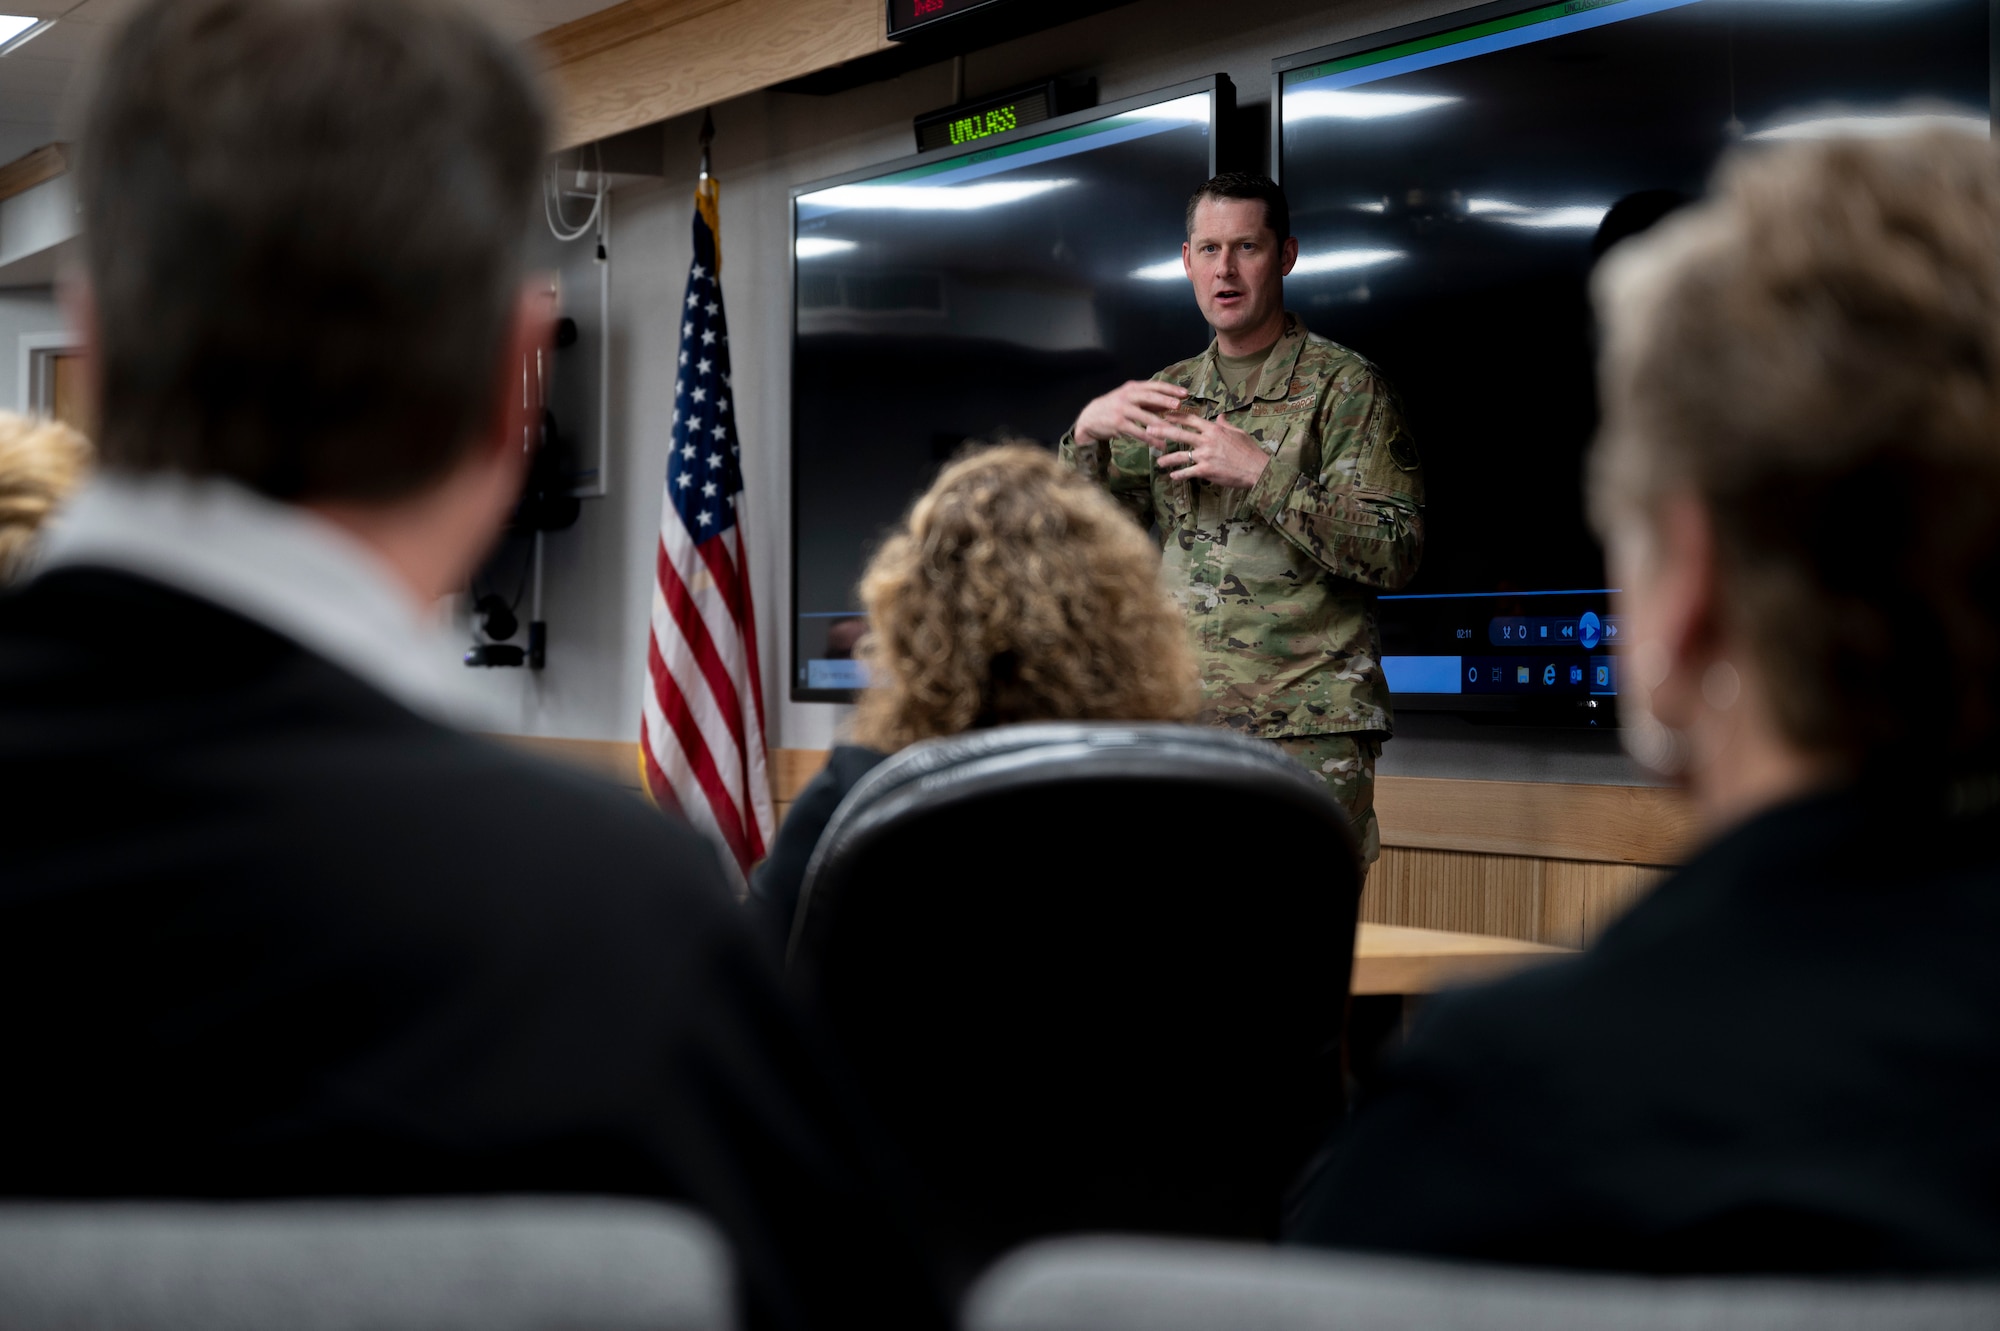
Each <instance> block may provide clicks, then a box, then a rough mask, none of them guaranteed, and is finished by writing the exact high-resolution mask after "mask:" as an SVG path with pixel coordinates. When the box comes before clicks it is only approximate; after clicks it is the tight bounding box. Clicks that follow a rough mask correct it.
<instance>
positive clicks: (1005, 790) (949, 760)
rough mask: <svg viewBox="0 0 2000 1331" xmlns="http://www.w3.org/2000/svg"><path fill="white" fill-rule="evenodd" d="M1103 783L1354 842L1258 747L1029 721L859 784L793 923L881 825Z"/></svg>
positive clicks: (1197, 730) (942, 748)
mask: <svg viewBox="0 0 2000 1331" xmlns="http://www.w3.org/2000/svg"><path fill="white" fill-rule="evenodd" d="M1109 782H1119V783H1141V784H1152V783H1157V784H1159V785H1162V786H1181V787H1187V786H1200V787H1205V788H1209V789H1215V788H1223V789H1230V790H1234V791H1237V792H1239V793H1240V794H1242V795H1244V796H1245V797H1247V798H1251V799H1255V800H1259V801H1263V802H1266V803H1269V804H1278V805H1291V806H1293V807H1295V808H1298V809H1301V810H1309V811H1311V812H1312V813H1313V814H1315V815H1317V816H1318V820H1320V821H1322V822H1323V823H1325V824H1326V826H1327V827H1328V829H1329V833H1330V834H1331V835H1334V836H1336V837H1341V838H1344V839H1345V845H1346V847H1347V849H1348V851H1349V853H1350V854H1352V853H1353V844H1352V838H1353V834H1352V832H1351V831H1350V830H1349V829H1348V828H1347V824H1346V818H1345V816H1344V815H1343V814H1342V812H1341V810H1340V806H1339V805H1338V804H1337V803H1335V802H1334V799H1333V797H1332V796H1331V795H1329V794H1328V793H1327V789H1326V786H1325V784H1324V783H1322V782H1321V781H1319V780H1318V779H1316V778H1315V777H1314V776H1313V775H1312V774H1311V773H1309V772H1307V771H1306V770H1305V769H1304V768H1302V767H1300V766H1299V765H1298V764H1297V763H1296V762H1294V761H1292V759H1290V758H1289V757H1287V756H1286V755H1285V754H1284V753H1282V752H1281V751H1280V750H1278V749H1277V748H1275V747H1274V746H1272V745H1271V744H1269V743H1267V742H1264V741H1261V740H1255V739H1250V738H1248V737H1245V736H1242V735H1235V734H1231V733H1229V732H1227V731H1222V730H1215V729H1212V728H1208V727H1202V726H1187V725H1173V724H1169V723H1163V722H1116V723H1109V722H1076V721H1037V722H1029V723H1025V724H1021V725H1012V726H999V727H995V728H993V729H990V730H976V731H968V732H966V733H965V734H962V735H951V736H946V737H944V738H941V739H930V740H922V741H919V742H918V743H916V744H912V745H911V746H910V747H908V748H907V749H904V750H902V751H901V752H900V753H897V754H895V755H894V756H892V757H890V758H889V759H888V760H887V761H885V762H884V763H882V764H881V765H880V766H879V767H877V768H875V769H874V770H873V771H871V772H869V773H868V775H866V776H865V777H863V778H862V779H861V780H860V782H858V783H857V784H856V785H855V787H854V789H853V790H851V791H849V792H848V794H847V798H846V799H844V800H843V801H841V804H840V807H839V808H838V809H836V810H835V811H834V815H833V817H832V819H831V820H830V821H829V822H828V823H827V828H826V832H825V833H824V835H822V836H821V837H820V842H819V846H818V847H817V849H815V850H814V852H813V856H812V859H811V861H810V862H809V863H808V864H807V866H806V874H805V887H804V892H803V894H802V899H801V903H800V910H799V917H800V920H801V921H803V919H804V917H805V915H806V914H807V910H808V903H809V901H810V899H811V897H812V894H813V888H814V884H815V882H816V881H817V880H819V879H820V878H821V876H822V874H823V872H824V871H825V869H826V868H827V866H828V865H829V864H833V863H837V862H838V861H839V860H840V859H841V858H843V857H845V856H848V855H850V854H852V853H854V852H855V851H856V850H857V849H859V848H860V847H861V846H862V845H864V844H865V843H867V842H869V841H870V840H871V839H872V838H873V837H874V836H875V835H877V834H878V833H879V832H880V831H881V830H882V829H884V828H885V827H888V826H891V825H894V824H896V823H898V822H901V821H902V820H904V819H906V818H909V817H911V816H913V815H915V814H918V813H924V812H940V811H943V810H946V809H949V808H951V807H953V806H957V805H960V804H963V803H966V802H969V801H973V800H980V799H985V798H989V797H992V796H997V795H1005V794H1013V793H1016V792H1021V791H1024V790H1027V789H1029V788H1033V787H1045V788H1048V789H1049V791H1050V793H1051V796H1052V797H1056V792H1057V791H1058V790H1061V789H1064V788H1073V787H1074V786H1077V785H1080V784H1096V783H1109ZM794 942H795V943H796V933H795V936H794Z"/></svg>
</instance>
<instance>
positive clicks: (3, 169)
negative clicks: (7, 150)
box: [0, 143, 69, 199]
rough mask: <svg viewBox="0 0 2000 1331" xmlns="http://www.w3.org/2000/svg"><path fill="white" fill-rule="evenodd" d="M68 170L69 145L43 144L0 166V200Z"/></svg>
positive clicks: (52, 178)
mask: <svg viewBox="0 0 2000 1331" xmlns="http://www.w3.org/2000/svg"><path fill="white" fill-rule="evenodd" d="M68 170H69V145H68V144H66V143H45V144H43V145H42V146H41V147H39V148H37V149H35V150H34V151H33V152H31V153H27V154H24V155H23V156H20V157H16V158H15V159H14V160H13V161H11V162H9V163H7V164H6V165H5V166H0V199H11V198H13V197H14V196H15V195H16V194H21V193H24V192H26V191H28V190H31V189H33V188H34V187H35V186H37V185H39V184H42V183H43V182H44V181H49V180H54V179H55V178H56V177H57V176H59V175H62V174H63V173H64V172H66V171H68Z"/></svg>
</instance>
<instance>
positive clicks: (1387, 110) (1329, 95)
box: [1285, 88, 1465, 123]
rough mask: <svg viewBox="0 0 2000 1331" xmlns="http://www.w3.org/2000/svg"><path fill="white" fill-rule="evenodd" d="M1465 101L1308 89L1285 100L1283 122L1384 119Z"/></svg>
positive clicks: (1432, 95)
mask: <svg viewBox="0 0 2000 1331" xmlns="http://www.w3.org/2000/svg"><path fill="white" fill-rule="evenodd" d="M1463 100H1465V99H1464V98H1462V97H1452V96H1448V95H1446V94H1444V93H1423V92H1355V91H1353V90H1351V89H1345V88H1341V89H1308V90H1307V91H1305V92H1295V93H1291V94H1289V95H1288V96H1287V97H1286V98H1285V120H1286V122H1287V123H1289V122H1291V121H1294V120H1385V119H1387V118H1388V117H1390V116H1406V115H1411V114H1414V113H1415V112H1418V111H1434V110H1436V109H1437V108H1438V107H1440V106H1450V105H1451V104H1452V103H1453V102H1459V101H1463Z"/></svg>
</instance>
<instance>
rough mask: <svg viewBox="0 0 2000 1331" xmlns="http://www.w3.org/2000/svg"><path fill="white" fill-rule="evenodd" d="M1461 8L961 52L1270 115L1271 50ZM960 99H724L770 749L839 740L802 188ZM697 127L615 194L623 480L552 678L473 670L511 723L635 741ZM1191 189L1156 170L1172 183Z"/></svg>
mask: <svg viewBox="0 0 2000 1331" xmlns="http://www.w3.org/2000/svg"><path fill="white" fill-rule="evenodd" d="M1462 7H1464V4H1463V2H1462V0H1352V2H1351V3H1341V4H1330V5H1319V6H1312V5H1304V6H1302V5H1300V4H1298V3H1296V0H1289V2H1280V0H1236V3H1231V4H1228V5H1226V6H1218V5H1217V4H1215V3H1214V0H1138V2H1137V3H1134V4H1129V5H1125V6H1123V7H1121V8H1118V9H1114V10H1111V11H1109V12H1108V13H1104V14H1100V15H1097V16H1095V17H1093V18H1089V19H1084V20H1081V21H1079V22H1076V23H1071V24H1067V25H1065V26H1063V27H1060V28H1055V29H1052V30H1050V31H1048V32H1044V33H1040V34H1036V35H1034V36H1032V37H1027V38H1023V39H1021V40H1019V41H1015V42H1011V43H1008V44H1007V45H1005V46H1002V47H998V48H995V49H993V50H991V51H984V52H977V53H974V54H973V55H972V56H970V57H968V58H967V61H966V95H967V96H976V95H978V94H980V93H982V92H990V91H997V90H999V89H1001V88H1005V87H1009V86H1014V85H1018V84H1021V83H1026V82H1030V81H1032V80H1034V79H1038V78H1045V77H1048V76H1051V75H1057V74H1093V75H1095V76H1096V77H1097V80H1098V95H1099V99H1100V101H1105V102H1109V101H1114V100H1116V99H1118V98H1121V97H1127V96H1132V95H1135V94H1138V93H1143V92H1146V91H1149V90H1151V89H1153V88H1158V87H1162V86H1165V85H1168V84H1173V83H1178V82H1181V81H1184V80H1187V79H1192V78H1197V77H1200V76H1202V75H1205V74H1210V73H1216V72H1222V73H1226V74H1228V75H1229V76H1230V78H1231V79H1232V80H1233V81H1234V83H1235V85H1236V90H1237V100H1238V104H1239V106H1255V107H1258V108H1263V107H1266V106H1267V105H1268V103H1269V99H1270V78H1271V75H1270V61H1271V59H1272V57H1274V56H1279V55H1285V54H1289V53H1291V52H1293V51H1298V50H1302V49H1306V48H1308V47H1312V46H1317V45H1321V44H1323V43H1327V42H1334V41H1340V40H1343V39H1345V38H1349V37H1356V36H1361V35H1364V34H1366V33H1370V32H1375V31H1379V30H1381V29H1383V28H1387V27H1393V26H1395V25H1397V24H1400V23H1408V22H1413V21H1416V20H1418V19H1422V18H1426V17H1430V16H1431V15H1433V14H1439V13H1447V12H1450V11H1451V10H1454V9H1458V8H1462ZM951 100H952V96H951V71H950V67H949V66H948V65H935V66H931V67H929V68H926V69H921V70H917V71H915V72H913V73H910V74H907V75H905V76H903V77H901V78H898V79H894V80H891V81H888V82H885V83H880V84H873V85H870V86H868V87H864V88H858V89H855V90H853V91H850V92H846V93H841V94H838V95H836V96H832V97H808V96H803V95H797V94H789V93H777V92H763V93H756V94H752V95H750V96H746V97H742V98H738V99H736V100H734V101H730V102H726V103H724V104H722V105H720V106H718V107H716V108H715V125H716V139H715V146H714V163H715V174H716V176H717V177H718V178H719V179H720V180H721V182H722V250H723V270H722V279H723V289H724V292H725V297H726V300H727V303H728V315H729V326H730V351H731V356H732V359H733V362H734V370H735V384H736V390H737V397H736V402H737V410H738V425H739V429H740V431H741V435H742V444H743V455H744V473H745V484H746V486H747V488H748V511H749V518H748V531H749V534H750V537H751V556H750V558H751V569H752V574H753V579H754V582H755V590H756V598H757V610H758V632H759V639H760V643H761V647H762V651H763V670H764V679H765V698H766V701H767V704H768V705H769V708H770V713H769V715H770V723H771V724H770V728H771V734H770V736H769V742H770V743H771V744H772V745H773V746H774V747H783V748H825V747H827V746H828V745H829V744H831V743H832V742H833V739H834V735H835V731H836V726H837V723H838V722H839V720H840V719H841V718H840V714H841V713H842V712H844V711H845V709H842V708H836V707H833V706H831V705H828V704H816V703H793V702H790V701H789V700H787V698H786V697H785V680H786V670H785V665H786V663H787V662H788V661H789V660H790V653H791V643H790V637H789V632H788V628H789V625H788V620H787V611H788V609H789V603H790V587H789V565H790V553H789V551H788V549H787V546H786V541H787V525H788V522H789V514H790V511H791V491H790V476H789V474H788V471H789V464H788V459H789V456H790V446H791V444H790V437H789V429H790V377H791V376H790V359H789V358H790V327H791V289H790V281H791V264H790V256H789V254H788V242H789V235H790V218H789V199H790V190H791V188H792V187H793V186H795V185H798V184H802V183H804V182H807V181H811V180H817V179H820V178H822V177H825V176H831V175H836V174H839V173H841V172H844V171H849V170H854V169H857V168H860V167H864V166H868V165H871V164H874V163H878V162H884V161H888V160H890V159H892V158H896V157H902V156H906V155H908V154H909V153H911V152H912V151H913V150H914V142H913V139H912V136H911V129H910V120H911V117H912V116H914V115H916V114H918V113H919V112H922V111H927V110H931V109H934V108H936V107H938V106H942V105H944V104H946V103H948V102H950V101H951ZM1260 114H1261V112H1260ZM698 121H699V117H698V116H685V117H680V118H678V119H676V120H674V121H671V122H669V123H668V124H667V126H666V139H667V158H666V160H667V163H668V169H669V172H670V176H669V179H668V182H667V183H665V184H663V185H656V184H647V185H642V186H635V187H632V188H628V189H624V190H620V191H619V192H617V193H616V194H615V196H614V199H613V216H612V242H613V243H612V251H613V260H612V262H613V297H612V299H613V311H612V326H613V330H614V331H613V336H614V339H615V346H614V350H613V353H612V364H613V378H612V403H611V416H612V424H611V428H612V466H613V468H614V478H613V481H612V487H613V489H612V494H611V496H610V497H609V498H607V499H603V500H594V501H586V503H585V506H584V513H583V517H582V520H581V521H580V522H579V523H578V524H577V526H576V527H575V528H573V529H572V530H570V531H566V532H559V533H555V534H553V535H552V536H550V537H549V538H548V547H547V549H548V564H547V578H546V582H545V613H546V617H547V619H548V622H549V641H550V649H549V663H548V669H547V670H546V671H544V672H542V673H541V674H539V675H535V674H533V673H532V672H528V671H516V670H503V671H491V672H481V674H482V676H483V677H482V678H480V679H479V680H478V681H477V686H478V687H479V688H480V689H481V690H482V691H484V692H485V693H487V694H488V695H490V699H491V701H492V703H493V704H494V707H495V709H496V711H497V712H498V714H499V718H500V722H501V724H503V725H504V726H505V727H506V728H507V729H510V730H518V731H519V732H521V733H524V734H540V735H561V736H570V737H576V738H589V739H631V738H634V737H636V735H637V731H638V715H639V699H640V697H641V693H640V690H641V688H642V686H643V683H644V666H645V651H646V632H647V615H648V608H649V604H650V597H651V589H652V559H653V543H654V540H655V534H656V532H657V530H658V524H659V516H660V493H659V490H660V483H661V478H662V477H663V475H664V471H665V467H666V443H667V428H666V427H667V419H668V415H669V413H670V411H671V409H672V402H671V386H672V382H673V375H672V372H671V366H672V365H673V361H674V355H675V351H676V336H677V334H678V330H679V314H678V310H679V301H680V297H681V290H682V286H683V283H684V282H685V280H686V276H687V265H688V261H689V237H688V228H689V223H690V217H691V213H692V203H691V198H690V194H691V190H692V188H693V180H694V172H695V164H696V149H695V131H696V125H697V122H698ZM1188 186H1189V182H1186V181H1179V180H1173V181H1162V182H1160V188H1161V189H1163V190H1169V191H1173V192H1175V193H1180V192H1183V191H1185V190H1186V189H1187V188H1188ZM1190 350H1194V349H1193V348H1191V349H1190ZM856 391H862V392H877V391H884V392H893V391H894V385H893V384H890V383H883V384H868V385H857V386H856ZM1079 405H1081V404H1079Z"/></svg>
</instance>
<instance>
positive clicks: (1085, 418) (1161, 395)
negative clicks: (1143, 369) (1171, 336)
mask: <svg viewBox="0 0 2000 1331" xmlns="http://www.w3.org/2000/svg"><path fill="white" fill-rule="evenodd" d="M1186 396H1187V389H1185V388H1177V387H1175V386H1174V385H1173V384H1163V383H1161V382H1160V381H1159V380H1157V379H1133V380H1131V381H1129V382H1127V383H1123V384H1120V385H1119V386H1118V387H1116V388H1114V389H1112V390H1111V391H1110V392H1109V393H1106V394H1105V395H1104V396H1103V397H1099V398H1092V399H1091V400H1090V404H1089V405H1088V406H1086V407H1085V408H1084V409H1083V411H1082V412H1081V413H1080V414H1079V415H1078V416H1077V418H1076V426H1075V429H1074V433H1075V436H1076V442H1078V443H1079V444H1095V443H1101V442H1103V441H1104V440H1106V439H1116V438H1117V437H1118V436H1119V435H1121V434H1129V435H1136V436H1139V437H1142V438H1143V437H1144V436H1145V433H1146V431H1148V430H1149V429H1151V428H1152V427H1153V426H1155V425H1158V424H1159V423H1160V421H1161V419H1162V418H1163V417H1164V416H1165V414H1166V413H1167V412H1170V411H1173V410H1174V409H1175V408H1177V407H1179V406H1180V404H1181V399H1183V398H1185V397H1186Z"/></svg>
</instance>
